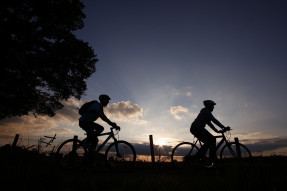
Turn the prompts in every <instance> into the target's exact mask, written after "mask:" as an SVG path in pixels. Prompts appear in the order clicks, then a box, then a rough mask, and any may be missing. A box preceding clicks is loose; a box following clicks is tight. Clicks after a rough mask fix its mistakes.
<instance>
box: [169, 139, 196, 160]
mask: <svg viewBox="0 0 287 191" xmlns="http://www.w3.org/2000/svg"><path fill="white" fill-rule="evenodd" d="M198 150H199V149H198V147H197V146H196V145H195V144H193V143H190V142H183V143H180V144H178V145H176V146H175V147H174V149H173V150H172V153H171V162H188V161H190V160H192V159H193V158H194V155H195V154H196V153H197V152H198Z"/></svg>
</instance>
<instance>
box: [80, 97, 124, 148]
mask: <svg viewBox="0 0 287 191" xmlns="http://www.w3.org/2000/svg"><path fill="white" fill-rule="evenodd" d="M110 99H111V98H110V97H109V96H108V95H105V94H103V95H100V96H99V100H100V102H98V101H94V102H93V103H92V105H90V106H89V107H88V108H87V111H86V112H85V113H84V114H83V115H82V116H81V117H80V118H79V126H80V127H81V128H82V129H83V130H85V131H86V133H87V138H88V142H89V143H91V148H95V146H96V145H97V144H98V138H97V137H98V135H99V134H101V133H102V132H103V131H104V127H103V126H101V125H100V124H98V123H95V122H94V121H96V120H97V119H98V118H101V119H102V120H103V121H105V122H106V123H108V124H109V125H110V126H112V127H115V128H116V129H120V127H118V126H117V124H116V123H114V122H112V121H110V120H109V119H108V117H107V116H106V115H105V113H104V110H103V108H104V107H106V106H107V105H108V103H109V101H110Z"/></svg>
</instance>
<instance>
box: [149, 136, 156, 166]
mask: <svg viewBox="0 0 287 191" xmlns="http://www.w3.org/2000/svg"><path fill="white" fill-rule="evenodd" d="M149 142H150V155H151V162H152V163H155V159H154V147H153V138H152V135H150V136H149Z"/></svg>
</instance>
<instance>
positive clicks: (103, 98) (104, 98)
mask: <svg viewBox="0 0 287 191" xmlns="http://www.w3.org/2000/svg"><path fill="white" fill-rule="evenodd" d="M110 99H111V98H110V97H109V96H108V95H105V94H102V95H100V96H99V100H100V102H102V101H109V100H110Z"/></svg>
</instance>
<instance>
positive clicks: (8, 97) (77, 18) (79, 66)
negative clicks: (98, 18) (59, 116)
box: [0, 0, 98, 119]
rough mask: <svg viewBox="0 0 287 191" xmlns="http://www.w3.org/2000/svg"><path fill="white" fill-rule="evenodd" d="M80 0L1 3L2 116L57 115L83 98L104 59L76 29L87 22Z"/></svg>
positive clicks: (0, 77)
mask: <svg viewBox="0 0 287 191" xmlns="http://www.w3.org/2000/svg"><path fill="white" fill-rule="evenodd" d="M83 9H84V5H83V3H82V2H80V1H79V0H41V1H39V0H22V1H18V0H4V1H2V2H1V7H0V39H1V43H0V51H1V56H0V63H1V66H0V68H1V75H0V88H1V91H0V102H1V110H0V119H4V118H6V117H12V116H22V115H26V114H28V113H29V112H32V113H33V114H34V115H35V116H38V115H48V116H53V115H55V112H56V110H58V109H61V108H62V107H63V105H62V103H61V101H63V100H67V99H68V98H70V97H72V96H73V97H75V98H77V99H80V98H81V96H82V95H83V94H84V92H85V90H86V89H87V84H86V82H85V79H87V78H89V77H90V76H91V75H92V74H93V73H94V72H95V71H96V66H95V65H96V62H97V61H98V59H97V58H96V55H95V53H94V50H93V49H92V48H91V47H90V46H89V44H88V43H87V42H84V41H83V40H81V39H78V38H77V37H76V36H75V34H74V33H73V32H74V31H76V30H78V29H81V28H83V27H84V22H83V19H84V18H85V14H84V13H83Z"/></svg>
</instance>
